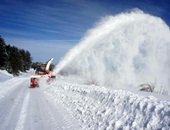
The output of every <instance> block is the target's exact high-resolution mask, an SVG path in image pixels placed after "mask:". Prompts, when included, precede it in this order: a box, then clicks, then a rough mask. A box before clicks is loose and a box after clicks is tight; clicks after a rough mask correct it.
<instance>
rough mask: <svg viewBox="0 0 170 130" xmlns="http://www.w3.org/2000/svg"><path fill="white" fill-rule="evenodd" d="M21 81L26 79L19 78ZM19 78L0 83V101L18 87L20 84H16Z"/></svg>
mask: <svg viewBox="0 0 170 130" xmlns="http://www.w3.org/2000/svg"><path fill="white" fill-rule="evenodd" d="M20 79H21V80H24V81H25V79H27V78H20ZM18 80H19V78H12V79H10V80H7V81H5V82H3V83H0V99H1V98H3V97H5V96H6V95H7V94H8V93H9V92H11V91H12V90H13V89H15V88H16V87H18V85H19V84H21V82H18Z"/></svg>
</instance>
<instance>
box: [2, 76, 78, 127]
mask: <svg viewBox="0 0 170 130" xmlns="http://www.w3.org/2000/svg"><path fill="white" fill-rule="evenodd" d="M75 129H76V130H77V129H80V128H79V123H78V122H77V121H76V120H75V118H74V117H73V116H72V115H71V114H69V113H68V112H67V111H66V110H65V109H63V108H62V106H60V105H57V104H56V103H53V102H51V101H50V99H49V98H48V97H47V96H46V95H45V94H44V90H43V89H42V88H29V78H12V79H11V80H8V81H5V82H3V83H0V130H75Z"/></svg>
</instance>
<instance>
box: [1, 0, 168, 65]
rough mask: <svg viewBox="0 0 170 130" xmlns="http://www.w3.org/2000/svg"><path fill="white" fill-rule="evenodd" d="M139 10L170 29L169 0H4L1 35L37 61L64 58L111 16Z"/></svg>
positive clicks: (8, 42)
mask: <svg viewBox="0 0 170 130" xmlns="http://www.w3.org/2000/svg"><path fill="white" fill-rule="evenodd" d="M133 8H139V9H141V10H143V11H144V12H146V13H149V14H152V15H155V16H158V17H161V18H162V19H163V20H164V21H165V22H166V23H167V24H168V25H169V26H170V2H169V0H1V2H0V35H1V36H2V37H3V38H4V39H5V41H6V43H7V44H10V45H14V46H17V47H19V48H23V49H26V50H28V51H30V53H31V55H32V57H33V59H34V60H33V61H47V60H48V59H49V58H51V57H54V58H55V62H56V63H57V62H58V61H59V60H60V58H62V56H63V55H64V54H65V53H66V52H67V51H68V50H69V49H70V48H71V47H73V46H75V45H76V44H77V43H78V42H79V40H80V39H81V38H82V37H83V35H84V33H85V32H86V31H87V30H88V29H90V28H92V27H93V26H94V25H95V23H97V22H98V21H100V19H101V18H102V17H105V16H107V15H116V14H118V13H121V12H126V11H129V10H131V9H133Z"/></svg>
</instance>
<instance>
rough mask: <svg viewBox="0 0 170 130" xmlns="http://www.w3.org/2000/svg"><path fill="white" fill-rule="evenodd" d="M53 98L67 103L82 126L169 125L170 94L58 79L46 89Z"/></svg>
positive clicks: (129, 127)
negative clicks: (145, 93) (158, 95)
mask: <svg viewBox="0 0 170 130" xmlns="http://www.w3.org/2000/svg"><path fill="white" fill-rule="evenodd" d="M44 87H45V86H44ZM45 93H46V94H47V95H48V96H50V97H51V100H53V101H54V102H57V103H59V104H61V105H64V106H65V107H66V109H67V110H68V111H70V112H71V113H72V114H73V115H74V116H75V117H76V118H77V119H78V120H79V121H81V122H82V128H83V129H89V130H94V129H101V130H103V129H108V130H110V129H137V130H138V129H139V130H140V129H141V130H143V129H152V130H155V129H165V130H168V129H169V128H170V97H169V96H167V97H166V99H167V100H162V99H159V98H158V99H157V98H156V97H154V96H152V94H151V93H150V96H141V95H138V94H134V93H132V92H130V91H124V90H111V89H108V88H105V87H99V86H94V85H78V84H72V83H66V82H64V81H60V80H59V81H56V82H55V83H53V84H51V87H50V88H49V89H47V90H46V91H45Z"/></svg>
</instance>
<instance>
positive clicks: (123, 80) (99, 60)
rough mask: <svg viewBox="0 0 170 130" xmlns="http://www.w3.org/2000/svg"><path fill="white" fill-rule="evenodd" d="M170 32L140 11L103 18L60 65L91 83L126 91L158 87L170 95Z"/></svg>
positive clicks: (60, 69) (70, 73) (58, 66)
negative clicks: (151, 85) (133, 88)
mask: <svg viewBox="0 0 170 130" xmlns="http://www.w3.org/2000/svg"><path fill="white" fill-rule="evenodd" d="M169 52H170V30H169V27H168V26H167V25H166V23H165V22H164V21H163V20H162V19H160V18H158V17H155V16H151V15H149V14H145V13H143V12H142V11H140V10H135V11H132V12H128V13H121V14H119V15H116V16H107V17H105V18H103V19H102V20H101V21H100V23H98V24H97V25H96V26H95V27H94V28H93V29H90V30H89V31H88V32H87V33H86V35H85V36H84V37H83V38H82V40H81V41H80V42H79V44H78V45H77V46H75V47H74V48H73V49H71V50H70V51H69V52H68V53H67V54H66V56H65V57H64V58H63V59H62V60H61V61H60V62H59V64H58V65H57V66H56V70H55V73H59V72H60V73H62V74H65V75H68V76H73V75H74V76H78V77H81V78H83V79H84V82H85V83H87V84H91V83H93V84H97V85H100V86H102V85H104V86H110V87H114V88H119V89H120V88H121V89H122V88H123V89H126V88H128V87H132V86H136V87H137V86H139V85H140V84H145V83H148V84H154V85H155V86H156V88H155V91H160V89H161V88H162V87H163V88H165V89H166V91H169V92H170V87H169V86H170V75H169V73H170V57H169Z"/></svg>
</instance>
